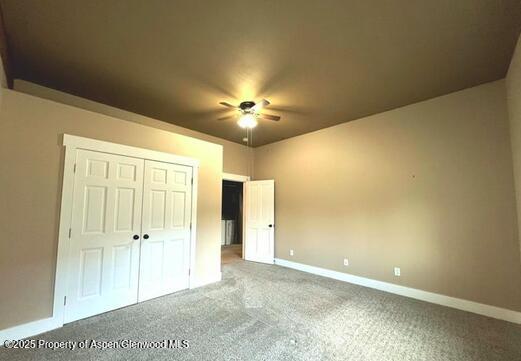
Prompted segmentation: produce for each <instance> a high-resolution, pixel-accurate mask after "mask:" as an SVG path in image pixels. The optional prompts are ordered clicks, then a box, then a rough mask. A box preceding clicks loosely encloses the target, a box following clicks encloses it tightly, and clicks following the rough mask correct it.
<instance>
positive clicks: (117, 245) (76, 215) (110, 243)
mask: <svg viewBox="0 0 521 361" xmlns="http://www.w3.org/2000/svg"><path fill="white" fill-rule="evenodd" d="M143 165H144V160H143V159H137V158H131V157H124V156H118V155H113V154H106V153H99V152H93V151H87V150H78V152H77V158H76V172H75V178H74V195H73V207H72V227H71V232H70V249H69V266H68V270H69V284H68V291H67V300H66V302H67V306H66V308H65V322H71V321H74V320H78V319H81V318H85V317H89V316H92V315H95V314H99V313H102V312H105V311H109V310H112V309H115V308H119V307H123V306H126V305H129V304H132V303H136V302H137V292H138V275H139V239H138V236H139V234H140V228H141V224H140V221H141V201H142V189H143V188H142V187H143Z"/></svg>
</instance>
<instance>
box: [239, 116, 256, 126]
mask: <svg viewBox="0 0 521 361" xmlns="http://www.w3.org/2000/svg"><path fill="white" fill-rule="evenodd" d="M237 124H238V125H239V127H241V128H247V129H252V128H255V127H256V126H257V119H255V115H253V114H251V113H246V114H244V115H242V116H241V117H240V118H239V121H238V122H237Z"/></svg>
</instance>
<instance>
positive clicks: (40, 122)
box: [0, 89, 222, 329]
mask: <svg viewBox="0 0 521 361" xmlns="http://www.w3.org/2000/svg"><path fill="white" fill-rule="evenodd" d="M1 91H2V92H3V94H2V96H3V103H2V106H1V108H0V163H1V164H2V170H1V172H0V189H1V200H0V234H1V235H2V236H1V240H0V275H2V280H3V281H2V291H1V294H0V329H4V328H6V327H9V326H14V325H17V324H21V323H25V322H28V321H34V320H37V319H41V318H46V317H49V316H51V314H52V297H53V281H54V272H55V264H56V251H57V229H58V218H59V202H60V191H61V179H62V167H63V155H64V152H63V147H62V146H61V145H60V142H61V135H62V134H63V133H68V134H74V135H79V136H84V137H90V138H95V139H101V140H106V141H110V142H115V143H120V144H127V145H132V146H137V147H143V148H148V149H154V150H158V151H164V152H170V153H175V154H179V155H184V156H189V157H193V158H196V159H199V160H200V162H201V163H200V171H199V188H198V191H199V194H198V195H199V198H198V215H197V248H196V252H197V253H196V269H195V274H196V277H197V279H198V281H200V282H205V281H206V280H209V279H211V278H212V276H213V275H215V273H217V272H219V271H220V217H221V182H222V181H221V172H222V146H221V145H217V144H212V143H209V142H206V141H202V140H198V139H194V138H190V137H186V136H182V135H178V134H174V133H172V132H167V131H164V130H160V129H155V128H151V127H148V126H144V125H141V124H137V123H133V122H129V121H125V120H120V119H117V118H113V117H110V116H105V115H101V114H96V113H93V112H90V111H85V110H82V109H78V108H74V107H71V106H67V105H63V104H59V103H55V102H52V101H49V100H44V99H41V98H37V97H33V96H30V95H26V94H22V93H18V92H15V91H11V90H6V89H2V90H1Z"/></svg>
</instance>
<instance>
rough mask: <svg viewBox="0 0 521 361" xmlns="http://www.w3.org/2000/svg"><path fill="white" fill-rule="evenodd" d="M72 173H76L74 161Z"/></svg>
mask: <svg viewBox="0 0 521 361" xmlns="http://www.w3.org/2000/svg"><path fill="white" fill-rule="evenodd" d="M72 171H73V172H74V173H76V163H74V168H73V170H72Z"/></svg>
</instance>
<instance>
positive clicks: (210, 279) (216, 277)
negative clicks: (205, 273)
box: [190, 272, 222, 289]
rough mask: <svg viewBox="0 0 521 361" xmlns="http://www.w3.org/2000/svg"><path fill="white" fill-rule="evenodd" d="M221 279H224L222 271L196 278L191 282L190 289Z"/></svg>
mask: <svg viewBox="0 0 521 361" xmlns="http://www.w3.org/2000/svg"><path fill="white" fill-rule="evenodd" d="M220 280H222V272H217V273H215V274H214V275H212V276H210V277H207V278H204V279H199V278H195V280H194V282H193V283H192V284H190V289H193V288H198V287H203V286H206V285H209V284H211V283H215V282H219V281H220Z"/></svg>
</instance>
